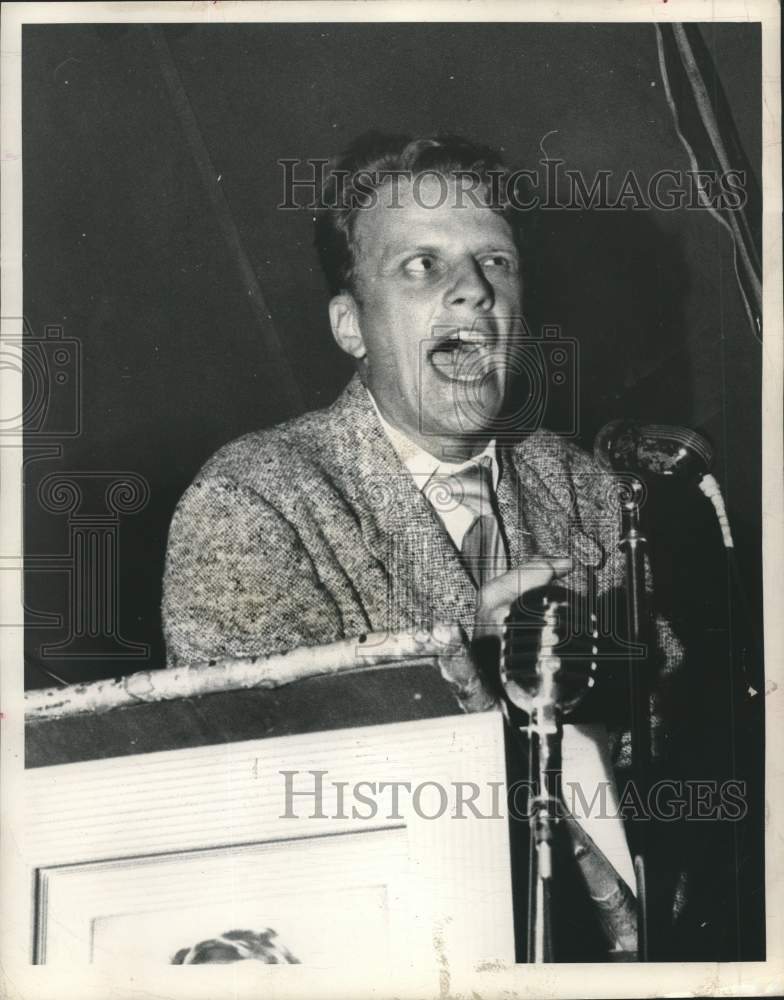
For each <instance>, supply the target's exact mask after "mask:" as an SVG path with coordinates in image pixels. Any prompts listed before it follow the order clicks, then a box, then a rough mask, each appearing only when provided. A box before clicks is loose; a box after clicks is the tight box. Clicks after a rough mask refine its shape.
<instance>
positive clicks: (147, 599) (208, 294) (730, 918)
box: [23, 24, 764, 958]
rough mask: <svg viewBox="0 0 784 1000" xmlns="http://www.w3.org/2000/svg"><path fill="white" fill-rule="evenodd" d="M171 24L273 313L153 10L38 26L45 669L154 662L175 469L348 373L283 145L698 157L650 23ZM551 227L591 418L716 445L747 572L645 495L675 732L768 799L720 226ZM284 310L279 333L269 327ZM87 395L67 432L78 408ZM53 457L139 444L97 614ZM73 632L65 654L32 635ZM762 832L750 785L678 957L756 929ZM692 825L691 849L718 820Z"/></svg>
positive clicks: (745, 72)
mask: <svg viewBox="0 0 784 1000" xmlns="http://www.w3.org/2000/svg"><path fill="white" fill-rule="evenodd" d="M701 30H702V34H703V38H704V41H705V43H706V45H707V48H708V50H709V52H710V53H711V55H712V57H713V60H714V64H715V67H716V70H717V76H716V78H715V79H714V80H713V84H714V86H717V85H718V83H719V81H720V83H721V85H722V86H723V89H724V92H725V94H726V96H727V98H728V101H729V105H730V108H731V110H732V113H733V117H734V120H735V125H736V127H737V129H738V132H739V135H740V138H741V141H742V143H743V144H744V147H745V152H746V154H747V156H748V158H749V161H750V162H751V164H752V166H753V167H754V169H755V170H756V173H757V176H758V177H759V164H760V155H761V124H760V107H761V95H760V34H759V29H758V27H757V26H755V25H753V24H717V25H703V26H701ZM160 31H161V32H162V33H163V37H164V38H165V40H166V45H167V49H168V51H169V53H170V55H171V59H172V60H173V64H174V67H176V70H177V71H178V74H179V77H180V79H181V82H182V85H183V87H184V91H185V95H186V96H187V100H188V103H189V107H190V109H191V111H192V113H193V116H194V119H195V124H196V127H197V129H198V133H199V135H200V137H201V139H202V140H203V143H204V146H205V148H206V152H207V154H208V157H209V161H210V169H211V171H212V175H213V176H214V178H215V181H216V183H219V184H220V187H221V191H222V195H223V197H225V206H226V208H227V210H228V213H229V214H230V216H231V218H232V220H233V222H234V224H235V225H236V230H237V232H238V234H239V238H240V241H241V244H242V247H243V248H244V251H245V252H246V254H247V257H248V259H249V261H250V264H251V267H252V269H253V271H254V272H255V274H256V276H257V279H258V284H259V287H260V289H261V292H262V294H263V297H264V300H265V303H266V306H267V307H268V311H269V314H270V316H271V322H270V321H269V320H264V321H263V323H261V322H260V321H259V318H258V312H257V311H254V309H253V308H251V302H250V296H249V292H252V291H253V290H252V289H250V288H249V285H248V282H247V280H245V279H243V278H242V276H241V274H240V271H239V269H238V267H237V254H236V247H234V248H233V249H232V248H230V247H229V245H228V244H227V242H226V240H225V238H224V235H223V234H222V232H221V230H220V228H219V224H218V215H216V211H215V207H214V204H213V202H211V200H210V197H209V191H208V189H207V188H206V187H205V184H204V181H203V177H202V176H201V175H200V173H199V171H198V169H197V166H196V164H195V161H194V157H193V150H192V147H191V146H189V144H188V142H187V141H186V138H185V135H184V133H183V130H182V127H181V123H180V121H179V120H178V117H177V115H176V113H175V110H174V107H173V104H172V100H171V96H170V92H169V91H168V90H167V87H166V85H165V82H164V77H163V75H162V72H161V62H160V60H159V57H158V56H157V55H156V49H155V45H154V44H153V43H154V36H153V35H151V33H150V32H149V30H148V29H147V28H146V27H145V26H122V25H89V24H88V25H36V26H29V25H28V26H25V27H24V29H23V127H24V134H23V158H24V178H23V179H24V289H25V320H26V324H27V329H28V332H29V335H30V336H31V337H32V338H42V337H44V336H45V331H46V328H47V327H50V328H51V327H54V328H57V329H61V331H62V333H61V336H62V337H63V338H66V339H70V340H75V341H77V342H78V345H79V349H80V363H79V366H78V372H77V371H76V369H74V370H73V371H72V372H71V373H70V376H69V379H68V380H67V382H66V383H64V384H62V385H61V384H57V385H55V383H54V382H52V383H51V390H50V392H49V398H48V400H47V403H48V407H49V409H48V413H47V420H48V423H45V425H42V427H41V429H40V430H39V433H37V434H30V435H28V437H27V443H26V463H27V464H26V476H25V487H26V505H25V537H26V552H27V556H28V570H29V571H28V573H27V575H26V594H25V604H26V609H27V615H28V628H27V631H26V639H27V642H26V659H27V682H28V684H29V685H31V686H50V685H51V684H52V683H53V682H54V681H53V676H55V677H58V678H61V679H63V680H65V681H69V682H72V681H76V680H89V679H94V678H97V677H103V676H113V675H118V674H122V673H126V672H129V671H132V670H141V669H145V668H150V667H161V666H163V664H164V647H163V642H162V638H161V633H160V619H159V604H160V587H161V575H162V569H163V561H164V553H165V543H166V533H167V528H168V524H169V520H170V518H171V514H172V511H173V509H174V506H175V504H176V502H177V500H178V498H179V497H180V495H181V494H182V492H183V491H184V489H185V488H186V486H187V485H188V483H189V482H190V481H191V479H192V478H193V476H194V475H195V473H196V471H197V470H198V468H199V467H200V466H201V465H202V463H203V462H204V461H205V460H206V459H207V458H208V457H209V455H210V454H211V453H212V452H213V451H215V449H216V448H218V447H219V446H220V445H222V444H224V443H225V442H226V441H228V440H230V439H231V438H233V437H236V436H237V435H239V434H241V433H243V432H245V431H248V430H252V429H255V428H258V427H262V426H265V425H270V424H272V423H275V422H278V421H280V420H283V419H285V418H287V417H289V416H291V415H293V414H294V413H296V412H301V411H303V410H305V409H311V408H314V407H317V406H322V405H326V404H327V403H329V402H331V401H332V400H333V399H334V398H335V396H336V395H337V394H338V392H339V391H340V389H341V388H342V386H343V384H344V383H345V381H346V380H347V378H348V376H349V374H350V367H349V364H348V361H347V359H346V358H345V357H344V356H342V355H340V353H339V351H338V349H337V347H336V346H335V345H334V343H333V341H332V337H331V334H330V331H329V324H328V318H327V312H326V304H327V292H326V287H325V284H324V281H323V279H322V277H321V274H320V272H319V269H318V265H317V261H316V256H315V252H314V251H313V249H312V246H311V243H312V234H311V214H310V213H309V212H307V211H295V212H290V211H289V212H285V211H281V210H279V209H278V208H277V206H278V204H279V203H280V202H281V200H282V196H283V191H282V170H281V168H280V166H279V165H278V160H279V159H280V158H282V157H288V158H297V159H303V160H304V159H306V158H326V157H328V156H330V155H332V154H333V153H335V152H337V151H339V150H340V149H341V148H342V147H344V146H345V145H347V143H348V142H349V141H351V140H352V139H353V138H354V137H355V136H356V135H357V134H358V133H360V132H362V131H365V130H366V129H369V128H375V129H380V130H382V131H392V132H406V133H412V134H426V133H433V132H444V131H455V132H458V133H462V134H465V135H467V136H468V137H471V138H474V139H477V140H479V141H485V142H488V143H490V144H492V145H495V146H497V147H500V148H501V149H502V150H503V152H504V155H505V157H506V160H507V162H508V163H509V164H510V165H513V166H522V167H529V168H531V167H536V166H537V165H538V162H539V160H540V159H541V158H542V156H543V149H544V150H545V151H546V153H547V155H548V156H550V157H557V158H561V159H563V160H564V161H565V167H567V168H570V169H575V170H579V171H581V172H582V173H583V174H584V175H585V176H586V177H587V178H588V179H590V178H591V177H592V176H593V175H594V174H595V173H596V171H598V170H601V169H608V170H611V171H612V172H613V177H614V178H615V182H616V183H618V181H619V179H620V178H622V177H623V176H624V175H625V174H626V173H627V171H630V170H633V171H635V173H636V175H637V177H638V179H639V180H640V182H641V184H642V186H643V188H644V187H645V185H646V183H647V181H648V178H649V177H650V176H651V175H652V174H654V173H655V172H656V171H658V170H663V169H671V170H682V171H686V170H688V169H689V162H688V159H687V157H686V154H685V152H684V150H683V147H682V145H681V144H680V142H679V140H678V137H677V135H676V133H675V130H674V127H673V122H672V117H671V113H670V110H669V108H668V106H667V104H666V102H665V98H664V92H663V87H662V82H661V78H660V74H659V67H658V60H657V49H656V38H655V33H654V28H653V26H652V25H650V24H639V25H632V24H629V25H602V24H582V25H572V24H531V25H527V24H498V25H495V24H486V25H479V24H454V25H443V24H417V25H407V24H377V25H371V24H362V25H351V24H344V25H338V24H321V25H304V24H303V25H285V24H281V25H242V26H240V25H210V26H205V25H176V26H168V27H162V28H161V29H160ZM548 133H550V134H548ZM543 137H544V138H543ZM542 142H543V147H542V146H540V143H542ZM218 178H220V179H219V180H218ZM535 239H536V243H535V253H534V255H533V260H532V262H531V267H530V271H529V276H528V288H527V307H526V308H527V318H528V322H529V326H530V327H531V328H532V329H538V328H539V327H540V326H541V324H552V325H557V326H559V327H560V329H561V332H562V336H563V337H564V338H568V339H569V340H570V341H571V342H573V343H575V344H576V351H575V368H574V372H573V379H572V385H573V386H574V387H575V388H576V390H579V392H578V394H579V406H578V407H577V410H576V416H577V420H576V429H577V434H578V436H579V439H580V440H581V441H582V442H583V444H585V445H586V446H587V447H590V446H591V442H592V440H593V437H594V435H595V433H596V431H597V430H598V429H599V428H600V427H601V426H602V425H603V424H604V423H605V422H606V421H608V420H610V419H612V418H615V417H626V416H629V417H636V418H641V419H644V420H655V421H656V422H660V423H672V424H684V425H687V426H691V427H695V428H698V429H700V430H701V431H703V432H704V433H706V434H707V435H708V437H709V438H710V439H711V440H712V442H713V444H714V445H715V448H716V453H717V462H716V469H715V472H716V475H717V477H718V478H719V479H720V481H721V483H722V485H723V488H724V491H725V497H726V502H727V507H728V510H729V516H730V520H731V522H732V525H733V529H734V532H735V535H736V539H737V542H738V564H739V576H740V583H739V584H738V583H737V582H733V581H732V580H731V578H730V575H729V572H728V568H727V566H726V564H725V562H724V557H723V553H722V552H721V546H720V539H719V536H718V533H717V531H716V528H715V526H714V524H713V521H712V518H711V515H710V512H709V510H708V509H707V503H706V501H704V500H703V499H702V498H701V496H700V495H699V494H697V493H696V491H694V490H693V489H691V488H686V487H674V486H668V487H667V488H664V487H658V488H655V489H654V490H653V493H652V497H651V502H650V504H649V509H648V510H647V512H646V515H647V518H648V529H649V532H650V534H651V542H652V559H653V564H654V573H655V578H656V583H657V588H656V591H657V597H658V600H659V602H660V606H661V609H662V610H663V611H664V612H666V613H667V614H669V616H670V617H671V618H672V619H673V621H674V623H675V625H676V628H677V630H678V632H679V634H680V635H681V636H682V637H683V638H684V640H685V641H686V642H687V646H690V647H691V650H692V651H691V665H690V670H689V671H688V673H687V675H686V677H687V679H686V681H685V689H684V690H683V691H680V692H678V693H677V697H676V701H677V706H676V708H677V709H678V710H679V712H680V723H679V725H680V728H679V729H676V735H675V742H676V744H682V745H683V746H685V747H686V749H687V754H686V756H687V759H688V761H689V764H688V768H690V769H691V772H690V773H693V774H694V775H696V776H699V777H700V778H705V777H710V776H711V775H712V774H714V773H715V774H716V775H718V776H723V777H726V776H727V775H738V774H740V775H741V776H743V775H748V776H749V777H750V780H751V783H752V787H751V791H750V795H751V797H752V798H754V799H755V801H756V802H757V803H758V804H759V803H760V802H761V784H760V783H761V780H762V779H761V769H760V766H759V765H760V761H761V754H762V736H761V734H762V731H763V730H762V716H761V712H762V708H761V702H762V698H757V700H756V701H753V700H752V699H753V695H752V694H750V693H749V692H750V691H753V692H761V691H762V689H763V686H764V679H763V675H762V661H761V653H760V647H761V644H760V643H759V636H760V616H761V611H760V597H759V595H760V586H761V585H760V562H761V560H760V521H761V517H760V479H761V452H760V433H761V431H760V416H761V405H760V395H761V393H760V389H761V386H760V373H761V364H762V352H761V343H760V341H759V339H758V338H757V336H755V334H754V333H753V332H752V330H751V327H750V325H749V322H748V320H747V318H746V315H745V312H744V310H743V306H742V302H741V298H740V295H739V292H738V288H737V284H736V279H735V275H734V270H733V261H732V248H731V244H730V238H729V235H728V233H727V232H726V231H725V230H724V229H723V228H722V227H721V226H720V225H719V224H718V223H717V222H716V221H715V220H714V219H713V218H711V217H710V216H709V215H708V214H707V213H706V212H704V211H699V210H698V211H688V210H676V211H670V212H664V211H656V210H651V211H642V212H632V211H614V212H600V211H584V212H567V211H552V212H545V213H541V216H540V218H539V220H538V224H537V230H536V237H535ZM254 294H255V293H254ZM271 328H274V330H275V332H276V334H277V337H278V338H279V340H280V342H281V344H282V345H283V350H284V352H285V358H284V359H281V357H280V356H279V355H278V354H276V352H275V351H274V350H273V349H272V348H271V347H270V346H269V337H268V334H269V330H270V329H271ZM45 350H48V351H50V354H51V350H52V347H51V345H49V347H47V348H45ZM289 369H290V370H291V371H292V372H293V376H294V379H293V383H292V382H289V381H287V378H288V376H287V371H288V370H289ZM28 381H29V379H28ZM77 389H78V392H77V391H76V390H77ZM30 391H32V390H31V389H30V387H29V386H28V392H30ZM77 414H78V418H79V420H78V423H79V433H78V434H75V435H72V436H63V435H62V434H61V433H60V432H61V431H63V430H64V429H68V428H70V427H71V426H72V425H73V424H74V422H75V419H76V415H77ZM571 417H572V415H571V414H565V413H563V412H559V411H558V409H556V410H554V411H553V412H552V414H550V419H551V422H553V421H554V423H555V426H554V427H553V429H555V430H565V429H568V425H571V423H572V420H571ZM559 421H563V424H562V426H558V422H559ZM48 445H54V446H55V447H56V448H57V449H58V454H56V455H52V454H51V453H47V452H46V451H45V450H44V446H48ZM47 454H48V457H47ZM52 473H60V474H68V475H71V474H72V478H74V479H75V480H77V481H79V482H81V483H82V484H84V483H86V482H88V480H90V477H85V475H84V474H85V473H91V474H94V473H105V474H106V477H107V478H106V479H105V480H98V479H96V478H95V477H94V476H93V477H92V481H94V482H99V483H100V482H107V481H109V480H110V479H111V478H112V477H119V478H121V477H122V474H128V473H133V474H135V475H136V476H140V477H142V479H143V480H144V481H146V483H147V484H148V487H149V499H148V500H146V502H145V503H144V504H143V506H142V508H141V509H140V510H138V511H137V512H136V513H133V514H128V515H120V516H119V519H117V520H116V521H115V522H113V523H112V524H111V525H110V527H109V529H108V530H109V531H110V532H111V531H114V532H115V533H116V535H115V537H116V539H117V544H118V550H117V560H116V562H117V567H118V569H117V572H118V587H119V594H118V602H117V615H116V618H115V619H114V620H113V621H112V622H111V623H109V627H108V630H107V629H104V630H102V628H101V627H97V628H95V629H93V631H94V633H96V634H93V635H92V636H90V635H87V634H85V635H76V634H75V626H74V621H73V614H72V611H71V605H70V603H69V586H70V583H69V579H70V578H69V574H68V565H69V563H70V561H71V556H72V552H71V549H70V548H69V547H70V546H71V545H72V542H71V540H70V532H71V531H72V529H73V526H74V525H73V520H72V521H71V523H70V525H69V520H68V517H67V515H66V514H65V513H59V514H58V513H54V512H52V511H51V509H45V507H44V506H43V504H42V502H41V499H40V497H39V492H38V491H39V487H41V486H42V484H43V483H44V481H45V479H46V477H47V476H49V475H51V474H52ZM101 510H102V508H101V503H100V497H99V498H98V501H97V505H93V507H91V508H90V510H89V511H88V515H87V520H88V521H89V522H90V524H91V525H92V527H93V528H95V526H96V525H98V524H99V522H100V515H101ZM81 513H84V511H81ZM107 523H108V522H107ZM44 616H50V617H49V618H48V619H47V618H45V617H44ZM51 616H54V617H51ZM58 619H59V620H58ZM88 631H89V630H88ZM104 633H106V634H104ZM69 640H70V641H71V644H70V646H69V648H68V652H69V653H70V654H71V655H70V656H68V657H64V656H62V655H58V654H57V652H55V653H52V652H51V651H47V650H46V649H45V648H44V647H46V646H47V645H51V644H57V643H62V642H67V641H69ZM128 644H131V645H128ZM60 652H62V651H60ZM120 653H124V654H126V655H123V656H121V655H119V654H120ZM128 653H131V654H133V655H131V656H130V657H129V656H128V655H127V654H128ZM678 699H680V700H678ZM676 715H678V711H676ZM697 717H699V719H700V729H699V731H698V732H699V735H698V736H696V737H695V732H696V730H695V729H694V720H695V718H697ZM688 768H687V771H688ZM755 782H756V784H755ZM761 831H762V818H761V810H758V811H757V813H756V814H755V819H754V820H753V822H752V823H750V824H746V825H745V826H743V827H742V828H741V827H739V826H738V825H737V824H723V827H722V830H721V831H720V832H719V834H718V836H719V839H720V840H721V844H720V846H719V847H718V848H717V851H716V854H715V858H716V862H715V865H714V864H713V863H711V864H712V865H713V867H711V866H707V867H704V869H703V873H702V876H701V877H702V879H703V882H704V883H705V886H707V887H708V889H707V891H708V895H709V897H710V899H711V904H710V907H709V909H712V910H713V911H714V912H715V913H722V914H725V915H726V919H725V920H724V921H723V922H722V923H721V924H720V926H719V925H717V926H715V927H714V926H711V927H710V928H709V929H708V931H707V932H705V935H704V938H703V945H702V946H701V947H702V952H700V951H699V948H698V949H697V952H698V953H699V954H695V951H694V949H692V950H691V952H690V957H706V958H714V957H715V958H719V957H723V958H734V957H738V958H740V957H745V958H754V957H761V956H762V954H763V951H764V914H763V906H762V888H761V887H762V862H763V852H762V839H761ZM722 838H723V839H722ZM692 840H693V843H692V850H694V852H695V853H696V854H699V852H700V851H701V850H702V847H703V843H702V841H701V838H700V837H699V836H696V834H695V836H694V837H693V838H692ZM705 886H704V887H705ZM704 887H703V888H704ZM711 893H713V895H712V896H711V895H710V894H711ZM698 922H699V923H702V921H701V919H700V920H699V921H698Z"/></svg>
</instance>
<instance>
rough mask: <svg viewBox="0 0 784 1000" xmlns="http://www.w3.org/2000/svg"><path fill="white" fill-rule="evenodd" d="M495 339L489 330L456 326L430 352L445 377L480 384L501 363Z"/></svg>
mask: <svg viewBox="0 0 784 1000" xmlns="http://www.w3.org/2000/svg"><path fill="white" fill-rule="evenodd" d="M495 339H496V338H495V336H494V335H492V334H489V333H487V332H486V331H481V330H464V329H456V330H453V331H452V332H451V333H449V334H447V335H446V336H444V337H442V338H441V339H440V340H439V341H438V343H437V344H436V345H435V347H433V348H432V349H431V350H430V351H429V352H428V359H429V361H430V363H431V364H432V365H433V367H434V368H435V370H436V372H437V373H438V374H439V375H440V376H441V378H444V379H446V380H447V381H449V382H462V383H464V384H467V385H478V384H480V383H482V382H484V381H485V379H486V378H487V377H488V376H489V375H490V374H491V372H492V371H493V368H494V366H495V365H497V364H498V358H497V357H495V356H494V355H495V351H494V346H495Z"/></svg>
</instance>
